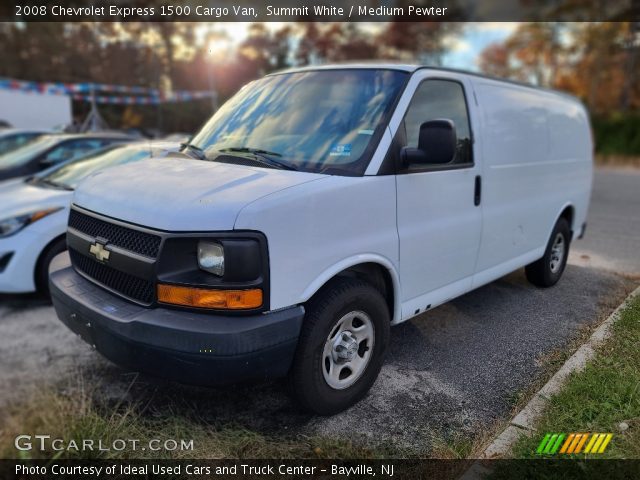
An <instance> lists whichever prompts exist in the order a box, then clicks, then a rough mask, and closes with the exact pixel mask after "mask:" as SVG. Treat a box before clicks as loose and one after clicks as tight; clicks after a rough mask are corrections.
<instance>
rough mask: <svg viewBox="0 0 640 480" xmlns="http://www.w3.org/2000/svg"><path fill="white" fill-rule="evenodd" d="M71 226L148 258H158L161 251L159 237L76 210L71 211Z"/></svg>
mask: <svg viewBox="0 0 640 480" xmlns="http://www.w3.org/2000/svg"><path fill="white" fill-rule="evenodd" d="M69 226H70V227H71V228H75V229H76V230H78V231H80V232H82V233H84V234H86V235H89V236H91V237H94V238H95V237H101V238H103V239H104V240H107V242H108V243H109V244H110V245H116V246H118V247H120V248H124V249H125V250H129V251H131V252H134V253H138V254H140V255H144V256H146V257H151V258H156V257H157V256H158V252H159V251H160V241H161V238H160V237H159V236H158V235H153V234H151V233H146V232H140V231H138V230H133V229H131V228H127V227H122V226H120V225H115V224H113V223H109V222H105V221H104V220H100V219H98V218H94V217H91V216H89V215H85V214H84V213H80V212H78V211H76V210H71V213H70V215H69Z"/></svg>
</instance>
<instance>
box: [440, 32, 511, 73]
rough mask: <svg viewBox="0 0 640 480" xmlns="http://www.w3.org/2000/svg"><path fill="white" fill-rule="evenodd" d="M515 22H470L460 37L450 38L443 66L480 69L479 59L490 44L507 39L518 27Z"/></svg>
mask: <svg viewBox="0 0 640 480" xmlns="http://www.w3.org/2000/svg"><path fill="white" fill-rule="evenodd" d="M517 26H518V24H517V23H515V22H484V23H469V24H467V26H466V27H465V28H464V31H463V33H462V35H461V36H460V37H455V38H453V39H450V41H449V42H450V44H451V45H450V48H449V51H448V53H447V54H446V55H445V56H444V59H443V64H444V65H443V66H445V67H450V68H460V69H464V70H478V63H477V59H478V56H479V55H480V52H482V50H484V48H485V47H487V46H488V45H490V44H492V43H495V42H502V41H503V40H505V39H506V38H507V37H508V36H509V35H510V34H511V33H512V32H513V31H514V30H515V29H516V28H517Z"/></svg>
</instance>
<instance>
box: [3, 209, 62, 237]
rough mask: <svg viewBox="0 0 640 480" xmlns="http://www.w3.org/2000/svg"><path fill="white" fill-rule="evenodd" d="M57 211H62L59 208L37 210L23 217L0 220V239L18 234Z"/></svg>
mask: <svg viewBox="0 0 640 480" xmlns="http://www.w3.org/2000/svg"><path fill="white" fill-rule="evenodd" d="M58 210H62V208H61V207H59V208H49V209H45V210H37V211H35V212H31V213H26V214H24V215H17V216H15V217H10V218H5V219H4V220H0V238H4V237H9V236H11V235H13V234H15V233H18V232H19V231H20V230H22V229H23V228H24V227H26V226H27V225H30V224H32V223H34V222H37V221H38V220H40V219H42V218H44V217H46V216H47V215H50V214H52V213H54V212H57V211H58Z"/></svg>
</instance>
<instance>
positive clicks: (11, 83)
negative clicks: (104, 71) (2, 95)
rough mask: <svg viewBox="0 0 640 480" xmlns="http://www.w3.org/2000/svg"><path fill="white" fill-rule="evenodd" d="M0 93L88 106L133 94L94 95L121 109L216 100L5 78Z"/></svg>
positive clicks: (119, 87) (179, 93)
mask: <svg viewBox="0 0 640 480" xmlns="http://www.w3.org/2000/svg"><path fill="white" fill-rule="evenodd" d="M0 89H2V90H19V91H22V92H33V93H43V94H45V93H46V94H52V95H70V96H71V97H72V98H73V99H74V100H81V101H86V102H91V101H92V99H93V95H94V94H96V93H98V92H107V93H126V94H135V96H131V95H129V96H120V95H118V96H114V95H95V101H96V103H112V104H121V105H157V104H159V103H167V102H187V101H190V100H199V99H202V98H211V97H215V92H211V91H188V90H177V91H174V92H171V93H169V94H166V95H164V94H162V93H161V92H160V91H159V90H158V89H155V88H145V87H135V86H128V85H109V84H102V83H48V82H27V81H22V80H13V79H8V78H0Z"/></svg>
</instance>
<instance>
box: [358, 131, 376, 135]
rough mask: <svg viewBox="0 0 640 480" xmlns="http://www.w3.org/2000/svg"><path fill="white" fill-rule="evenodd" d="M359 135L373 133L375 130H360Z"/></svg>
mask: <svg viewBox="0 0 640 480" xmlns="http://www.w3.org/2000/svg"><path fill="white" fill-rule="evenodd" d="M358 135H373V130H358Z"/></svg>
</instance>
